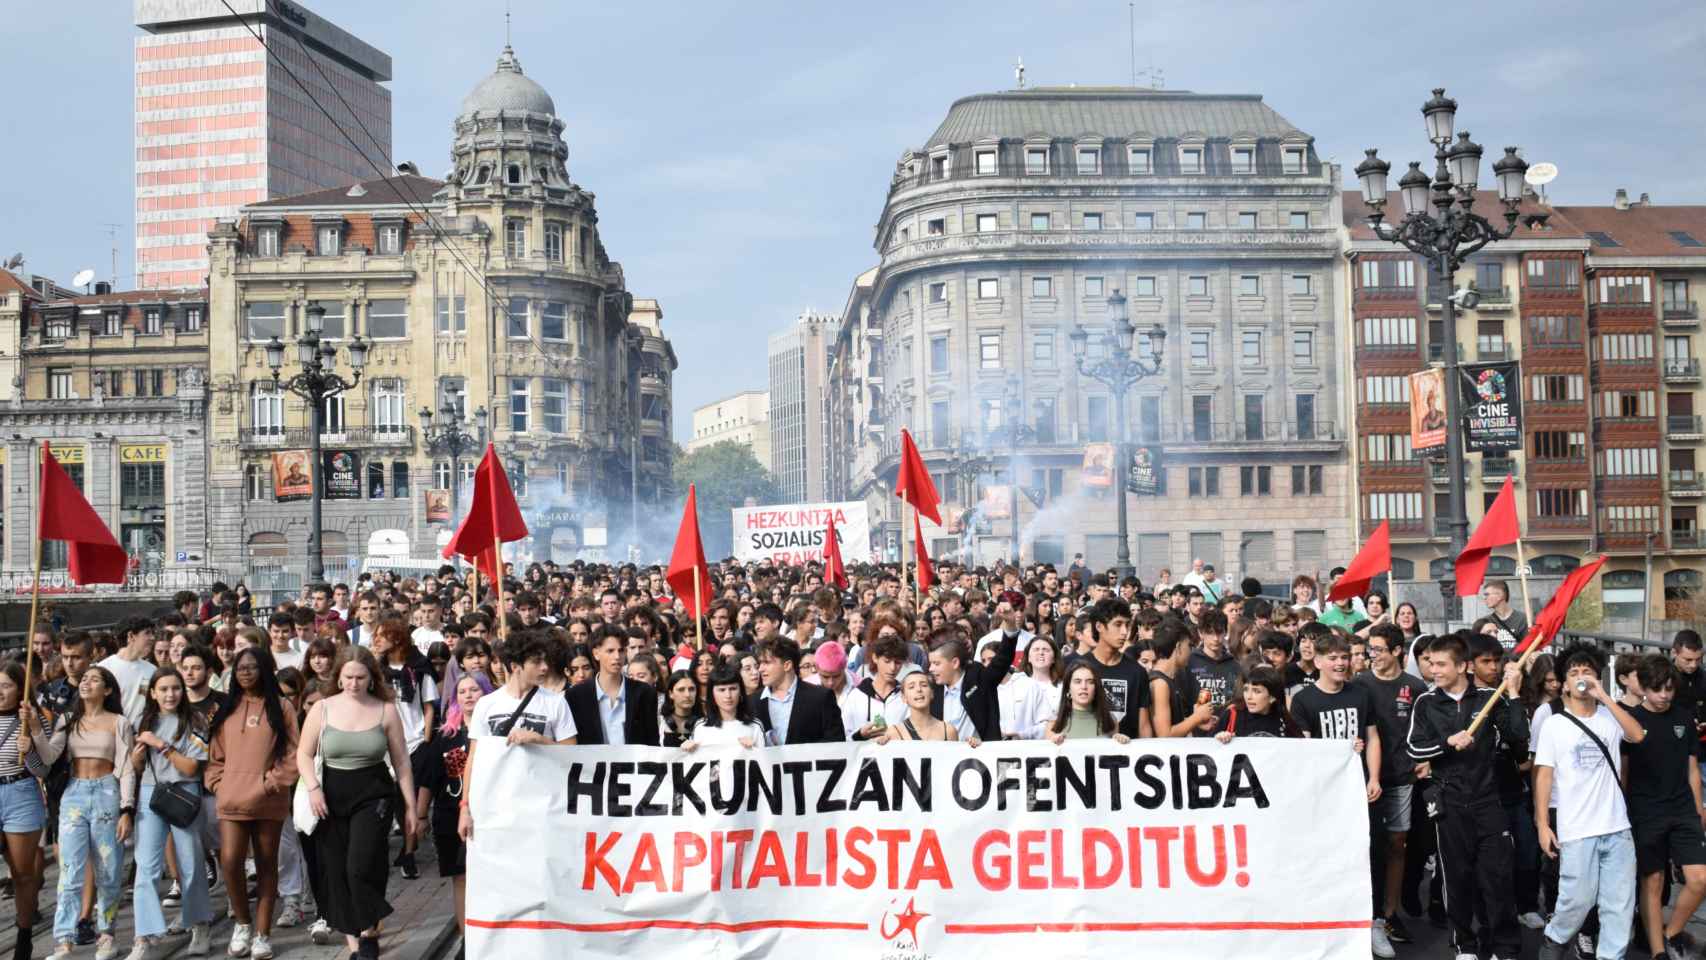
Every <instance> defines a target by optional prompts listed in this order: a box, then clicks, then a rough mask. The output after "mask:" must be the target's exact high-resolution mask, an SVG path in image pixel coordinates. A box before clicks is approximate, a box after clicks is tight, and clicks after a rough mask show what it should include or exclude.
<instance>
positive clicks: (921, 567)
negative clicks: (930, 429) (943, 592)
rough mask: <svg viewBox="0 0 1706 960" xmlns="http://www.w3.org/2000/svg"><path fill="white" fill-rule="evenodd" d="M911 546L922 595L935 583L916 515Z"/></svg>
mask: <svg viewBox="0 0 1706 960" xmlns="http://www.w3.org/2000/svg"><path fill="white" fill-rule="evenodd" d="M902 436H905V434H902ZM912 544H913V546H915V547H917V548H918V592H919V593H923V592H924V591H926V590H928V589H930V585H931V584H933V583H935V582H936V571H935V570H934V569H933V568H932V567H931V566H930V552H929V551H928V550H925V549H924V527H923V526H921V525H920V524H919V522H918V514H916V513H915V514H913V515H912Z"/></svg>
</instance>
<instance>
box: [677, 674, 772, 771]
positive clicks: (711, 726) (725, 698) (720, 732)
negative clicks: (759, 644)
mask: <svg viewBox="0 0 1706 960" xmlns="http://www.w3.org/2000/svg"><path fill="white" fill-rule="evenodd" d="M763 742H764V728H763V727H761V726H759V725H758V723H757V721H755V720H753V719H752V708H751V706H750V705H748V703H747V699H746V695H745V687H744V686H743V685H742V683H741V675H740V670H739V669H737V668H736V667H733V666H731V665H729V664H727V663H719V664H717V666H716V668H715V669H714V670H712V671H711V709H710V710H709V711H708V712H707V714H706V716H705V717H704V718H702V719H701V720H700V721H699V722H698V723H696V724H694V725H693V736H692V738H691V739H689V740H688V741H687V742H686V743H683V744H682V745H681V749H683V750H686V751H689V752H692V751H693V750H696V749H698V748H699V747H701V746H704V745H707V744H709V745H712V746H717V745H727V744H739V745H741V746H743V747H745V748H747V749H748V750H751V749H752V748H753V747H756V746H758V745H759V744H761V743H763Z"/></svg>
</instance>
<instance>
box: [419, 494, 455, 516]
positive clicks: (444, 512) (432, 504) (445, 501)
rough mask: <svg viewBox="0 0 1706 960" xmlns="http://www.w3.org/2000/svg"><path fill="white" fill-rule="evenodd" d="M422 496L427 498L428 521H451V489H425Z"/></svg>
mask: <svg viewBox="0 0 1706 960" xmlns="http://www.w3.org/2000/svg"><path fill="white" fill-rule="evenodd" d="M421 496H422V497H424V498H425V499H426V519H427V523H449V522H450V491H449V490H423V491H421Z"/></svg>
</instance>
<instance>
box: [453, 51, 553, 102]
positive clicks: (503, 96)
mask: <svg viewBox="0 0 1706 960" xmlns="http://www.w3.org/2000/svg"><path fill="white" fill-rule="evenodd" d="M499 110H507V111H512V112H513V111H518V110H525V111H527V112H529V113H543V114H548V115H550V116H556V114H557V105H556V104H555V103H553V102H552V101H551V95H550V94H548V93H546V92H545V88H544V87H541V86H540V85H539V84H537V83H534V82H533V81H532V80H529V79H527V77H526V76H525V75H523V74H522V72H521V61H519V60H517V59H516V58H515V51H514V50H512V49H510V48H509V45H507V44H505V45H504V49H503V53H502V54H499V56H498V67H497V69H496V70H494V71H492V75H491V76H489V77H487V78H486V79H484V80H481V81H480V83H479V85H478V86H476V87H475V88H474V89H473V90H472V91H470V92H469V94H468V95H467V96H466V97H463V98H462V115H463V116H468V115H470V114H474V113H496V112H498V111H499Z"/></svg>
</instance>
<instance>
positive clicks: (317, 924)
mask: <svg viewBox="0 0 1706 960" xmlns="http://www.w3.org/2000/svg"><path fill="white" fill-rule="evenodd" d="M308 936H309V938H310V939H312V940H313V941H314V942H315V943H316V944H318V945H320V946H322V947H323V946H325V945H326V944H328V943H331V942H332V925H331V924H329V923H327V922H326V919H325V918H324V917H320V918H317V919H315V921H314V925H313V926H311V927H309V928H308Z"/></svg>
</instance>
